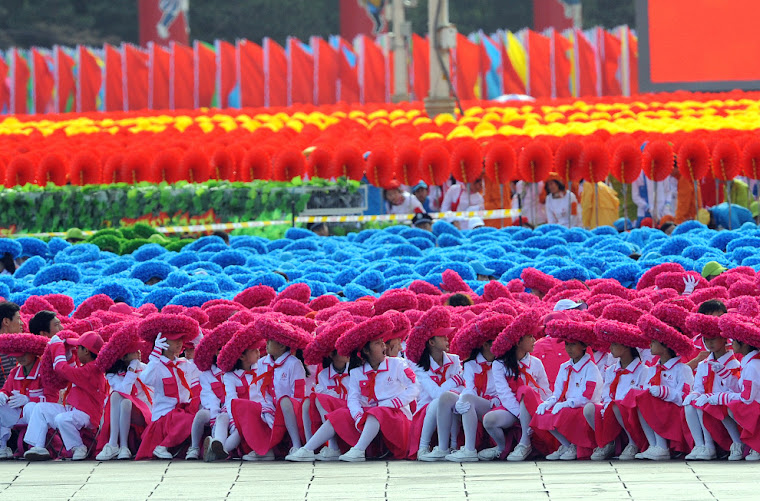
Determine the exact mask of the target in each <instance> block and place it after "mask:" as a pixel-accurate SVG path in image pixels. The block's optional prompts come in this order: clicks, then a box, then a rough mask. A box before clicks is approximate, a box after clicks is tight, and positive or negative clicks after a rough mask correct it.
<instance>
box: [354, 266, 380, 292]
mask: <svg viewBox="0 0 760 501" xmlns="http://www.w3.org/2000/svg"><path fill="white" fill-rule="evenodd" d="M351 283H352V284H355V285H360V286H362V287H364V288H365V289H368V290H372V291H380V290H382V289H383V287H384V286H385V279H384V278H383V274H382V273H380V272H379V271H377V270H369V271H365V272H364V273H362V274H361V275H359V276H358V277H356V278H355V279H354V280H353V281H352V282H351Z"/></svg>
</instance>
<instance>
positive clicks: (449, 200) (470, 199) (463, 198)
mask: <svg viewBox="0 0 760 501" xmlns="http://www.w3.org/2000/svg"><path fill="white" fill-rule="evenodd" d="M482 191H483V179H482V178H480V179H476V180H475V182H473V183H457V184H455V185H452V186H451V188H449V189H448V191H447V192H446V195H444V197H443V202H441V212H449V211H452V212H462V211H474V210H484V209H485V206H486V201H485V199H484V198H483V195H482V193H481V192H482Z"/></svg>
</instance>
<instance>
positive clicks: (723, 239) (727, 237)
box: [707, 231, 741, 251]
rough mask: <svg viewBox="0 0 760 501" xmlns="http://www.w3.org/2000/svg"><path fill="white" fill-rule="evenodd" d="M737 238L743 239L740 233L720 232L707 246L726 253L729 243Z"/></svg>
mask: <svg viewBox="0 0 760 501" xmlns="http://www.w3.org/2000/svg"><path fill="white" fill-rule="evenodd" d="M737 238H741V235H740V234H739V233H738V232H733V231H718V232H716V234H715V236H713V237H712V238H711V239H710V241H709V242H708V244H707V245H709V246H710V247H715V248H716V249H718V250H721V251H725V250H726V246H727V245H728V243H729V242H730V241H732V240H735V239H737Z"/></svg>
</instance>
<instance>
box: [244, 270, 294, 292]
mask: <svg viewBox="0 0 760 501" xmlns="http://www.w3.org/2000/svg"><path fill="white" fill-rule="evenodd" d="M286 283H287V281H286V280H285V277H283V276H282V275H280V274H278V273H273V272H270V273H259V274H256V275H254V276H253V278H252V279H251V280H249V281H248V283H247V284H245V287H243V288H244V289H247V288H249V287H253V286H255V285H268V286H269V287H271V288H273V289H274V290H279V289H280V287H282V286H283V285H285V284H286Z"/></svg>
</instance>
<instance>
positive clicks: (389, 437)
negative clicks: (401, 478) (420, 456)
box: [327, 407, 419, 459]
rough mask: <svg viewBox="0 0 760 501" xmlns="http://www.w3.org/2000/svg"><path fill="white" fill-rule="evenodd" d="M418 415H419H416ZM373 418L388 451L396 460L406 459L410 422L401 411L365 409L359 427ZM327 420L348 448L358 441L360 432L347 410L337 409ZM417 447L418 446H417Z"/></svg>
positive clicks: (362, 426) (388, 408)
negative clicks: (369, 418)
mask: <svg viewBox="0 0 760 501" xmlns="http://www.w3.org/2000/svg"><path fill="white" fill-rule="evenodd" d="M418 414H419V413H418ZM369 416H374V417H375V418H376V419H377V420H378V421H379V422H380V436H382V438H383V442H384V443H385V445H386V447H388V450H389V451H390V452H391V454H393V457H394V458H396V459H404V458H406V456H407V454H408V452H409V448H408V446H409V427H410V424H411V421H410V420H409V418H407V417H406V414H404V412H403V411H401V409H394V408H392V407H366V408H365V409H364V417H363V418H362V420H361V422H360V423H359V426H360V427H361V428H362V429H363V428H364V421H366V420H367V417H369ZM327 419H328V420H329V421H330V423H332V425H333V428H335V433H337V434H338V436H339V437H340V438H341V439H343V440H344V441H345V442H346V443H347V444H349V445H350V446H352V447H353V446H355V445H356V442H358V441H359V437H360V436H361V432H359V431H358V430H357V429H356V426H354V418H352V417H351V412H350V411H349V410H348V408H345V409H338V410H336V411H334V412H331V413H330V414H328V415H327ZM418 445H419V444H418Z"/></svg>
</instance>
